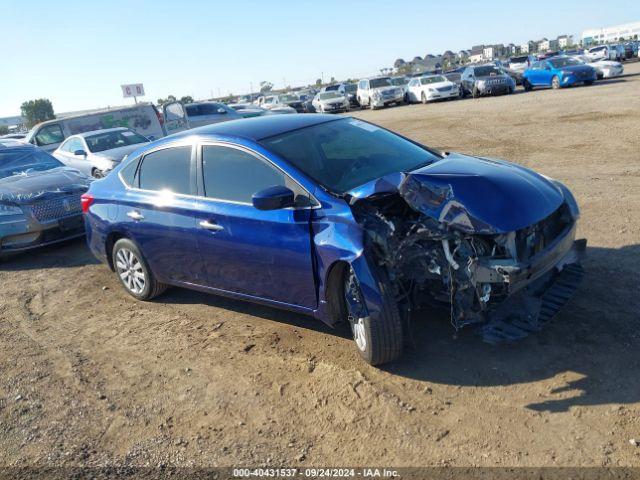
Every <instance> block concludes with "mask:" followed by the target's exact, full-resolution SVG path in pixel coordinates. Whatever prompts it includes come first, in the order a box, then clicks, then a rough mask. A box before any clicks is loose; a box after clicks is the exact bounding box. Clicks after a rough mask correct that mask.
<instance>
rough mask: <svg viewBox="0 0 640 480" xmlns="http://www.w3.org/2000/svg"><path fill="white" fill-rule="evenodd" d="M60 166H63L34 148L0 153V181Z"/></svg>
mask: <svg viewBox="0 0 640 480" xmlns="http://www.w3.org/2000/svg"><path fill="white" fill-rule="evenodd" d="M62 166H64V165H62V163H60V162H59V161H58V160H56V159H55V158H53V157H52V156H51V155H49V154H48V153H47V152H45V151H43V150H40V149H36V148H15V149H10V150H4V151H0V179H2V178H8V177H13V176H14V175H20V174H26V173H29V172H42V171H45V170H51V169H52V168H58V167H62Z"/></svg>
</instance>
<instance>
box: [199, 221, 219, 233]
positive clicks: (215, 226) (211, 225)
mask: <svg viewBox="0 0 640 480" xmlns="http://www.w3.org/2000/svg"><path fill="white" fill-rule="evenodd" d="M200 226H201V227H202V228H204V229H205V230H212V231H214V232H219V231H220V230H224V227H223V226H221V225H218V224H217V223H212V222H210V221H209V220H202V221H201V222H200Z"/></svg>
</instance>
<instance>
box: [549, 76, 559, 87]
mask: <svg viewBox="0 0 640 480" xmlns="http://www.w3.org/2000/svg"><path fill="white" fill-rule="evenodd" d="M551 88H553V89H554V90H558V89H559V88H560V79H559V78H558V76H557V75H554V76H553V78H552V79H551Z"/></svg>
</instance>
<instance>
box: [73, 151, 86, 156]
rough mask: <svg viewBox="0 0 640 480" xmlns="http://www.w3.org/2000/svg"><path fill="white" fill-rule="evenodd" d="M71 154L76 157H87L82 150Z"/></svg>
mask: <svg viewBox="0 0 640 480" xmlns="http://www.w3.org/2000/svg"><path fill="white" fill-rule="evenodd" d="M73 154H74V155H75V156H76V157H86V156H87V152H85V151H84V150H76V151H75V152H73Z"/></svg>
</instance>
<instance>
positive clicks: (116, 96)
mask: <svg viewBox="0 0 640 480" xmlns="http://www.w3.org/2000/svg"><path fill="white" fill-rule="evenodd" d="M525 5H526V7H525ZM634 21H640V1H639V0H619V1H604V0H553V1H547V0H537V1H535V2H529V3H526V2H525V3H523V2H514V1H513V0H508V1H502V0H496V1H484V2H475V1H469V0H456V1H454V2H452V1H448V2H441V1H429V0H402V1H388V0H387V1H380V0H366V1H361V0H342V1H338V0H322V1H314V2H310V1H305V0H297V1H289V0H282V1H276V0H272V1H271V2H266V1H252V0H233V1H231V0H226V1H217V0H179V1H178V0H173V1H168V0H153V1H152V0H128V1H125V0H108V1H106V0H105V1H99V0H96V1H86V0H82V1H80V0H58V1H55V2H52V1H50V0H46V1H44V0H32V1H30V2H28V3H24V2H18V1H15V0H0V52H1V53H0V117H5V116H12V115H17V114H19V112H20V105H21V104H22V102H24V101H26V100H31V99H35V98H48V99H50V100H51V102H52V103H53V107H54V110H55V111H56V112H68V111H74V110H83V109H90V108H98V107H105V106H114V105H126V104H128V103H133V99H124V98H122V90H121V88H120V85H121V84H126V83H143V84H144V88H145V91H146V96H145V97H144V98H143V99H141V100H146V101H153V102H155V101H156V100H157V99H158V98H164V97H166V96H168V95H169V94H172V95H175V96H176V97H178V98H179V97H181V96H183V95H191V96H192V97H194V98H196V99H204V98H210V97H212V96H219V95H220V94H222V95H226V94H229V93H233V94H236V95H238V94H241V93H247V92H248V91H249V89H250V88H251V86H253V88H254V90H257V89H258V84H259V83H260V82H261V81H269V82H272V83H273V84H274V85H275V86H276V87H278V88H279V87H282V86H284V85H291V86H296V85H301V84H309V83H314V82H315V81H316V79H317V78H321V77H322V78H324V80H325V81H328V80H329V79H330V78H331V77H335V78H336V79H346V78H350V77H351V78H353V77H363V76H367V75H374V74H376V73H377V72H378V70H379V69H380V68H382V67H389V66H391V65H392V64H393V62H394V60H395V59H396V58H404V59H405V60H410V59H412V58H413V57H415V56H416V55H419V56H421V57H423V56H424V55H426V54H427V53H433V54H437V53H442V52H443V51H445V50H452V51H454V52H455V51H458V50H461V49H468V48H470V47H471V46H472V45H476V44H483V43H484V44H491V43H510V42H513V43H515V44H520V43H523V42H525V41H527V40H530V39H531V40H536V39H539V38H542V37H548V38H555V37H556V36H557V35H562V34H573V35H574V36H575V38H576V39H578V38H579V36H580V33H581V32H582V30H585V29H587V28H598V27H605V26H610V25H616V24H619V23H627V22H634Z"/></svg>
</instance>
